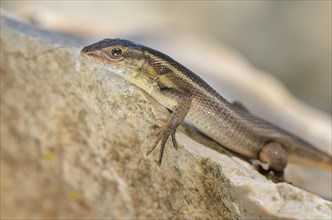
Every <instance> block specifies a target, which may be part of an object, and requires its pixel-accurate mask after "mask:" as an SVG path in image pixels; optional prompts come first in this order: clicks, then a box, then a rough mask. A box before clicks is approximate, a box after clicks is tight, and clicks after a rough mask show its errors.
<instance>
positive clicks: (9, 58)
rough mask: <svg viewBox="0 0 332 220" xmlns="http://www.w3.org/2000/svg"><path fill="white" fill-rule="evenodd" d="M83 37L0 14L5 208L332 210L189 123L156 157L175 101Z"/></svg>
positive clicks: (305, 214) (225, 215)
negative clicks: (95, 54) (84, 55)
mask: <svg viewBox="0 0 332 220" xmlns="http://www.w3.org/2000/svg"><path fill="white" fill-rule="evenodd" d="M83 46H84V41H83V40H82V39H78V38H73V37H69V36H66V35H62V34H59V33H53V32H47V31H42V30H39V29H38V28H35V27H33V26H30V25H26V24H23V23H21V22H19V21H16V20H14V19H12V18H10V17H8V16H7V15H5V14H4V12H2V15H1V218H67V219H72V218H109V219H110V218H112V219H118V218H126V219H138V218H141V219H147V218H151V219H154V218H158V219H166V218H167V219H169V218H172V219H184V218H185V219H195V218H198V219H216V218H219V219H239V218H241V219H245V218H250V219H258V218H260V219H266V218H287V219H304V218H310V219H318V218H319V219H324V218H325V219H328V218H330V217H331V213H332V211H331V210H332V205H331V202H329V201H326V200H324V199H322V198H321V197H319V196H317V195H314V194H312V193H309V192H306V191H304V190H302V189H299V188H297V187H296V186H293V185H291V184H288V183H279V184H275V183H272V182H271V181H269V180H267V179H266V178H265V177H264V176H262V175H260V174H258V173H257V172H256V171H255V169H254V168H253V167H252V166H251V165H250V164H249V163H247V162H245V161H242V160H241V159H240V158H238V157H236V156H234V155H231V156H228V155H229V154H221V153H219V152H217V151H215V150H214V149H211V148H207V147H206V146H203V145H202V144H201V143H207V145H211V146H212V145H213V143H209V141H208V140H206V139H204V138H203V137H197V134H193V133H192V132H193V131H190V130H187V129H188V128H186V127H182V128H181V131H180V132H177V140H178V143H179V145H180V149H178V151H175V150H174V149H173V148H172V147H171V144H167V147H166V152H165V157H164V161H163V164H162V166H161V167H158V165H157V163H156V159H157V157H158V152H157V151H155V152H153V153H152V154H151V155H150V156H149V157H145V152H146V150H147V146H149V145H150V144H151V143H152V141H153V140H152V139H151V138H147V137H146V136H147V134H148V133H150V132H152V131H153V130H154V129H155V127H156V123H155V121H156V119H157V118H167V116H168V115H169V113H168V111H167V110H166V109H164V108H162V107H161V106H160V105H158V104H157V103H156V102H155V101H154V100H153V99H151V98H150V97H149V96H147V95H146V94H145V93H143V92H142V91H141V90H139V89H138V88H136V87H135V86H133V85H130V84H129V83H128V82H126V81H124V80H123V79H121V78H119V77H117V76H115V75H113V74H110V73H107V72H105V71H104V70H102V69H101V68H100V67H99V66H98V65H93V64H92V63H90V62H88V61H86V60H82V59H81V58H80V56H79V50H80V49H81V48H82V47H83ZM195 138H196V139H195ZM313 181H314V180H313Z"/></svg>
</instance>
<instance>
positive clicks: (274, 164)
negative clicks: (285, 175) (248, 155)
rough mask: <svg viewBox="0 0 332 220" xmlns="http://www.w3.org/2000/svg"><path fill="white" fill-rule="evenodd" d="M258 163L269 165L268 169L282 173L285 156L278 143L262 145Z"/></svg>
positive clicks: (285, 160)
mask: <svg viewBox="0 0 332 220" xmlns="http://www.w3.org/2000/svg"><path fill="white" fill-rule="evenodd" d="M258 158H259V160H260V161H262V162H265V163H267V164H268V165H269V169H272V170H275V171H283V170H284V169H285V167H286V165H287V156H286V152H285V150H284V148H283V147H282V146H281V144H279V143H278V142H275V141H271V142H268V143H266V144H265V145H264V147H263V148H262V149H261V151H260V152H259V155H258Z"/></svg>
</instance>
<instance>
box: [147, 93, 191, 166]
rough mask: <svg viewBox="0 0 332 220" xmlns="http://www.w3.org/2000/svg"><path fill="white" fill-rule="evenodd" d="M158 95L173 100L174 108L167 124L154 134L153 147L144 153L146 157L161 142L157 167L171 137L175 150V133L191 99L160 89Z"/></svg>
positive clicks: (187, 96)
mask: <svg viewBox="0 0 332 220" xmlns="http://www.w3.org/2000/svg"><path fill="white" fill-rule="evenodd" d="M160 93H161V95H162V96H165V97H169V98H171V99H173V100H176V103H177V104H176V106H175V108H174V109H173V112H172V114H171V116H170V117H169V119H168V120H167V122H166V123H165V124H164V125H163V126H162V127H161V128H160V129H159V130H157V132H155V134H156V136H157V137H156V140H155V142H154V143H153V145H152V146H151V147H150V148H149V150H148V151H147V152H146V156H148V155H149V154H150V153H151V152H152V151H153V150H154V149H155V148H156V146H157V145H158V143H159V142H161V145H160V154H159V160H158V165H159V166H160V165H161V162H162V159H163V154H164V149H165V144H166V141H167V139H168V138H169V137H170V136H171V137H172V142H173V146H174V148H175V149H177V142H176V140H175V132H176V129H177V127H178V126H179V125H180V124H181V123H182V122H183V120H184V118H185V117H186V115H187V114H188V111H189V109H190V105H191V100H192V97H191V96H189V95H187V94H184V93H181V92H179V91H177V90H174V89H168V88H166V89H161V90H160Z"/></svg>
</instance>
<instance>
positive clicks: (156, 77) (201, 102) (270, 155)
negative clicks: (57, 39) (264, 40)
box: [81, 39, 332, 172]
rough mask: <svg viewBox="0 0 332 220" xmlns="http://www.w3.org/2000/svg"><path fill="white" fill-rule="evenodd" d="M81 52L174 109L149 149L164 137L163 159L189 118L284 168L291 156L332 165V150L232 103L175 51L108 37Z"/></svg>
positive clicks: (224, 141)
mask: <svg viewBox="0 0 332 220" xmlns="http://www.w3.org/2000/svg"><path fill="white" fill-rule="evenodd" d="M81 55H82V56H84V57H86V58H88V59H90V60H93V61H95V62H97V63H100V64H103V65H104V67H106V68H107V69H109V70H110V71H111V72H113V73H116V74H118V75H120V76H122V77H123V78H125V79H126V80H128V81H129V82H131V83H133V84H135V85H136V86H138V87H139V88H141V89H143V90H144V91H145V92H146V93H148V94H149V95H150V96H152V97H153V98H154V99H156V100H157V101H158V102H159V103H160V104H161V105H163V106H165V107H166V108H168V109H169V110H170V111H171V112H172V114H171V116H170V117H169V119H168V121H167V122H166V123H165V124H164V125H163V126H162V127H161V128H160V129H159V130H158V131H157V132H156V140H155V142H154V143H153V145H152V146H151V148H149V150H148V151H147V153H146V155H149V154H150V153H151V152H152V151H153V150H154V149H155V147H156V146H157V145H158V143H161V144H160V145H161V148H160V156H159V165H160V164H161V162H162V158H163V152H164V147H165V144H166V141H167V139H168V138H169V137H171V139H172V141H173V145H174V147H175V148H176V149H177V143H176V140H175V132H176V129H177V127H178V126H179V125H180V124H181V123H182V122H183V121H184V120H186V121H188V122H189V123H190V124H192V125H193V126H194V127H196V128H197V129H198V130H200V131H201V132H202V133H204V134H205V135H206V136H208V137H209V138H211V139H213V140H214V141H216V142H217V143H219V144H220V145H222V146H224V147H225V148H227V149H230V150H231V151H234V152H236V153H239V154H241V155H243V156H245V157H246V158H249V159H258V160H260V161H261V162H264V163H267V164H268V165H269V168H270V170H272V171H275V172H282V171H283V170H284V169H285V167H286V165H287V162H288V160H290V161H293V162H296V163H300V164H304V165H309V166H314V167H319V168H325V169H328V170H331V167H332V165H331V164H332V160H331V156H329V155H328V154H326V153H324V152H322V151H321V150H319V149H317V148H315V147H314V146H312V145H311V144H309V143H307V142H306V141H304V140H302V139H301V138H299V137H297V136H295V135H293V134H291V133H289V132H287V131H285V130H283V129H281V128H278V127H277V126H275V125H272V124H270V123H268V122H266V121H264V120H262V119H260V118H258V117H256V116H254V115H253V114H251V113H249V112H248V111H247V110H246V109H245V108H243V107H241V105H240V104H235V103H230V102H228V101H227V100H226V99H225V98H223V97H222V96H221V95H220V94H219V93H217V92H216V91H215V90H214V89H213V88H212V87H210V86H209V85H208V84H207V83H206V82H205V81H203V80H202V79H201V78H200V77H199V76H197V75H196V74H194V73H193V72H192V71H190V70H189V69H187V68H186V67H184V66H183V65H181V64H179V63H178V62H176V61H175V60H173V59H172V58H170V57H169V56H167V55H165V54H163V53H161V52H159V51H156V50H154V49H151V48H148V47H145V46H142V45H139V44H136V43H133V42H131V41H128V40H123V39H104V40H101V41H99V42H97V43H94V44H92V45H90V46H87V47H84V48H83V49H82V51H81Z"/></svg>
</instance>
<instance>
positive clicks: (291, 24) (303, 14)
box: [1, 1, 332, 114]
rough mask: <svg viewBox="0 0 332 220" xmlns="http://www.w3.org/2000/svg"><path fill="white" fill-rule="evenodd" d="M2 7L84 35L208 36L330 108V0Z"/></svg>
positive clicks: (294, 90) (50, 3) (321, 106)
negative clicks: (182, 34) (183, 34)
mask: <svg viewBox="0 0 332 220" xmlns="http://www.w3.org/2000/svg"><path fill="white" fill-rule="evenodd" d="M1 7H2V8H3V9H6V10H9V11H12V12H13V13H15V14H17V15H18V16H21V17H22V18H24V19H25V20H26V21H28V22H31V23H34V24H37V25H40V26H43V27H45V28H47V29H53V30H56V31H62V32H67V33H71V34H74V35H78V36H82V37H87V36H89V37H95V38H98V37H99V38H105V37H112V38H113V37H122V36H129V35H136V36H143V35H145V36H146V35H154V36H158V35H163V37H165V36H164V33H167V36H173V37H174V36H175V37H176V36H177V35H179V34H181V33H184V32H188V33H190V34H191V35H199V36H204V37H205V38H207V39H211V41H214V42H217V43H219V44H223V45H227V46H228V47H230V48H233V49H234V50H236V51H238V53H239V54H242V55H243V56H244V57H245V58H246V59H248V60H249V61H250V62H251V63H252V64H253V65H254V66H255V67H257V68H258V69H262V70H265V71H267V72H269V73H271V74H274V75H275V77H276V78H278V79H280V80H281V81H282V82H283V83H284V84H285V85H286V87H287V88H288V89H289V90H290V91H291V92H292V93H293V94H294V95H295V96H296V97H298V98H299V99H301V100H303V101H304V102H306V103H308V104H310V105H312V106H315V107H317V108H319V109H321V110H323V111H325V112H326V113H328V114H331V26H332V25H331V20H332V19H331V1H234V2H233V1H204V2H203V1H201V2H200V1H180V2H178V1H177V2H175V1H123V2H120V1H119V2H118V1H109V2H108V1H91V2H90V1H1ZM166 38H167V37H166ZM164 43H167V41H166V42H165V41H164ZM202 56H203V57H204V54H202Z"/></svg>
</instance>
